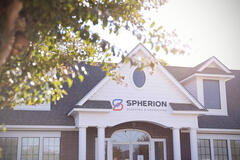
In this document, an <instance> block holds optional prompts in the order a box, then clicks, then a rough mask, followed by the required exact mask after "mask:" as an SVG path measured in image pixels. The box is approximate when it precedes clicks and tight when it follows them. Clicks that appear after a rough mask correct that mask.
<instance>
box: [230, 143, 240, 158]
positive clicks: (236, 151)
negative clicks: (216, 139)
mask: <svg viewBox="0 0 240 160" xmlns="http://www.w3.org/2000/svg"><path fill="white" fill-rule="evenodd" d="M230 144H231V153H232V160H239V159H240V140H231V141H230Z"/></svg>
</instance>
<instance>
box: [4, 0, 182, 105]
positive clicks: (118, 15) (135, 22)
mask: <svg viewBox="0 0 240 160" xmlns="http://www.w3.org/2000/svg"><path fill="white" fill-rule="evenodd" d="M16 1H18V2H19V3H21V4H22V7H21V6H20V8H21V10H20V12H19V14H18V17H17V19H16V21H15V23H14V24H15V26H14V30H13V31H14V32H13V33H14V35H13V38H14V43H13V44H12V45H11V47H12V50H11V52H10V55H9V56H8V58H7V61H6V62H5V63H4V64H3V65H2V66H0V107H1V108H4V107H6V106H9V107H14V106H15V105H16V104H23V103H26V104H29V105H31V104H40V103H43V102H44V101H47V102H49V101H50V96H51V100H52V101H56V100H59V99H60V98H61V97H63V95H64V94H67V92H66V91H65V90H64V89H63V83H67V84H68V86H69V87H71V85H72V78H75V77H76V76H77V77H79V79H80V80H81V81H83V80H84V76H86V75H87V72H86V70H85V69H84V68H83V67H81V66H80V67H79V65H77V64H79V63H80V62H82V61H85V62H86V63H87V62H89V63H91V64H92V65H98V62H101V64H103V65H102V66H103V67H102V69H103V70H105V71H106V72H107V74H108V75H110V76H112V75H113V72H111V69H112V68H114V67H116V64H109V63H107V62H109V61H110V58H111V57H112V56H122V55H123V53H124V52H123V51H121V50H116V48H114V46H112V45H111V43H109V42H107V41H106V40H104V39H103V38H102V37H100V36H99V34H98V33H95V32H93V31H92V27H93V26H95V25H98V26H101V27H102V29H105V30H108V31H109V34H119V30H120V29H125V30H128V31H130V32H131V33H132V34H133V35H134V36H136V37H137V38H138V40H139V41H141V42H142V43H148V44H151V47H152V48H154V49H155V50H156V52H158V51H159V50H160V49H161V48H162V49H163V50H164V51H165V52H169V51H170V52H172V53H183V50H181V49H180V50H179V49H177V48H175V47H174V46H172V47H170V48H169V47H168V46H171V45H170V44H171V43H172V42H171V38H172V37H176V35H175V33H174V32H173V33H171V34H170V33H166V32H165V31H164V30H163V29H162V27H158V26H156V25H155V23H152V24H151V25H150V27H149V28H146V27H144V25H145V20H144V18H143V10H151V9H154V8H157V7H159V6H161V5H162V4H163V3H165V1H163V0H148V1H144V0H115V1H113V0H89V1H88V0H53V1H49V0H22V1H20V0H3V1H1V2H0V48H1V45H2V46H3V45H4V44H11V43H10V42H11V40H10V39H11V38H9V34H6V33H7V32H6V33H5V31H6V30H7V28H8V27H9V26H7V24H9V23H8V18H9V17H8V15H9V14H10V13H11V7H10V6H11V4H13V3H14V2H16ZM11 33H12V32H11ZM10 36H12V34H11V35H10ZM19 39H20V40H19ZM1 52H2V51H0V55H1ZM124 61H125V62H128V61H129V59H127V58H126V59H124ZM104 63H105V64H104ZM153 66H154V64H153Z"/></svg>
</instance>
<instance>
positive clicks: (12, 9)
mask: <svg viewBox="0 0 240 160" xmlns="http://www.w3.org/2000/svg"><path fill="white" fill-rule="evenodd" d="M22 8H23V4H22V2H21V1H19V0H14V1H13V2H12V3H11V4H10V5H9V7H8V8H7V12H6V25H5V28H4V31H3V37H4V41H3V42H2V43H1V44H0V68H1V66H2V65H3V64H4V63H6V61H7V58H8V57H9V55H10V54H11V51H12V48H13V44H14V41H15V32H16V30H15V24H16V20H17V18H18V16H19V12H20V11H21V9H22Z"/></svg>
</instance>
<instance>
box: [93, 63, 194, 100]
mask: <svg viewBox="0 0 240 160" xmlns="http://www.w3.org/2000/svg"><path fill="white" fill-rule="evenodd" d="M133 70H134V67H131V68H130V67H129V66H128V65H125V66H124V67H123V68H122V69H121V71H120V73H121V74H122V75H125V83H126V84H127V85H124V84H122V85H121V84H117V83H116V81H113V80H109V81H108V82H107V83H105V85H104V86H103V87H102V88H101V89H100V90H98V91H97V92H96V93H95V94H94V95H93V96H92V97H91V98H90V99H91V100H110V101H112V100H113V99H115V98H122V99H139V100H164V101H167V102H172V103H191V102H190V100H188V99H187V98H186V96H185V95H184V94H183V93H182V92H181V91H180V90H179V89H178V88H177V87H176V86H175V84H173V82H171V81H170V80H169V79H168V78H167V77H166V76H165V75H164V74H163V73H162V72H161V71H159V70H158V71H157V70H155V71H154V73H153V74H152V75H151V74H150V73H149V72H148V68H145V70H144V72H145V74H146V82H145V85H144V86H143V87H142V88H137V87H135V85H134V83H133V82H132V72H133Z"/></svg>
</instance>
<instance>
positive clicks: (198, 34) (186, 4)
mask: <svg viewBox="0 0 240 160" xmlns="http://www.w3.org/2000/svg"><path fill="white" fill-rule="evenodd" d="M144 14H145V16H147V17H152V20H154V21H155V22H156V23H157V25H162V26H163V27H164V29H166V30H167V31H172V30H176V33H177V34H178V36H179V39H181V41H183V42H186V43H187V44H188V45H189V46H190V48H191V49H190V53H189V54H185V55H172V54H167V55H166V54H164V53H161V54H160V55H161V58H162V59H164V60H165V61H167V63H168V64H169V65H173V66H195V65H197V64H199V63H201V62H202V61H204V60H206V59H208V58H210V57H211V56H215V57H217V58H218V59H219V60H220V61H221V62H222V63H224V64H225V65H226V66H227V67H228V68H230V69H240V0H168V3H166V4H165V5H164V6H162V7H159V10H158V12H155V11H150V12H146V13H144ZM107 40H109V41H111V43H113V44H115V45H116V46H118V47H120V48H122V49H125V50H127V51H128V52H129V51H131V50H132V49H133V48H134V47H135V46H136V45H137V44H138V43H139V41H137V39H136V38H134V37H133V36H132V35H131V34H130V33H127V32H125V31H123V32H120V34H119V35H118V36H117V37H116V36H115V37H113V36H108V38H107ZM147 48H148V47H147ZM149 49H150V48H149Z"/></svg>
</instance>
